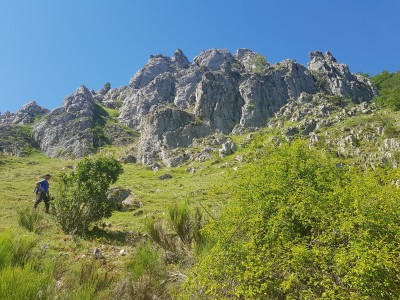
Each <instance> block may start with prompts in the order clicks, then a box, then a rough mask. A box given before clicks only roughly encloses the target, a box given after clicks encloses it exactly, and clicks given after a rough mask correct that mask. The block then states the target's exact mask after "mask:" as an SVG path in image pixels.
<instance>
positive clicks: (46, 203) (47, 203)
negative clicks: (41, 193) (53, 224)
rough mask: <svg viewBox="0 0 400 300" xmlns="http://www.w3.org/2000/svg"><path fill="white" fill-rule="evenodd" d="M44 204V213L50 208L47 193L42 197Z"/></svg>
mask: <svg viewBox="0 0 400 300" xmlns="http://www.w3.org/2000/svg"><path fill="white" fill-rule="evenodd" d="M43 201H44V205H45V206H46V213H49V208H50V198H49V197H47V195H46V196H45V197H44V198H43Z"/></svg>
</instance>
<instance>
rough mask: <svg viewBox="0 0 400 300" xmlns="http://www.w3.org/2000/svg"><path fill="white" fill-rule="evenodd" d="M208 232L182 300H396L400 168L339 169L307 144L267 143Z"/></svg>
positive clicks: (399, 268)
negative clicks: (211, 241)
mask: <svg viewBox="0 0 400 300" xmlns="http://www.w3.org/2000/svg"><path fill="white" fill-rule="evenodd" d="M259 153H260V154H259V155H257V156H256V157H255V158H256V159H257V164H252V165H249V166H247V167H246V168H245V167H243V168H242V171H240V172H241V173H240V174H239V175H238V176H236V177H235V178H236V179H235V180H233V182H232V184H230V185H229V186H228V187H227V189H226V191H225V193H223V195H224V196H226V195H227V194H228V195H230V197H231V199H230V202H229V204H228V206H227V207H226V209H225V212H224V213H223V214H222V216H221V217H220V218H219V219H218V220H217V221H215V222H213V223H212V224H210V225H209V226H208V227H206V229H205V230H204V231H205V233H206V234H207V235H208V236H210V237H212V238H213V239H215V240H216V243H215V244H214V246H213V247H212V248H211V250H209V252H208V253H206V254H204V255H202V256H201V257H199V258H198V263H197V264H196V266H195V267H194V268H193V269H192V271H191V273H190V275H189V277H188V280H187V282H186V284H185V285H184V288H185V289H184V292H183V293H182V298H183V299H190V298H191V297H192V298H193V297H194V298H196V299H231V298H235V299H237V298H239V299H396V298H397V297H398V295H399V294H400V278H399V277H398V274H399V272H400V261H399V257H400V248H399V247H398V244H399V242H400V237H399V235H398V232H399V231H400V219H399V216H400V189H398V188H397V187H396V186H395V185H394V184H393V178H398V176H399V171H398V170H392V169H387V170H386V169H382V170H378V169H377V170H375V171H374V172H370V171H362V170H358V169H356V168H347V167H346V166H344V167H342V168H337V167H336V164H335V161H333V159H332V158H330V157H329V156H328V155H327V153H324V152H322V151H318V150H315V149H311V150H310V149H308V147H307V145H306V143H304V142H294V143H293V144H292V145H284V144H283V145H281V146H279V147H272V146H271V147H264V149H263V151H262V152H259Z"/></svg>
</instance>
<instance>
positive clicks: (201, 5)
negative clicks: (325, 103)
mask: <svg viewBox="0 0 400 300" xmlns="http://www.w3.org/2000/svg"><path fill="white" fill-rule="evenodd" d="M2 2H3V3H2V5H1V9H0V83H1V84H0V88H1V90H0V112H1V113H4V112H5V111H11V112H16V111H17V110H18V109H19V108H20V107H22V105H24V104H25V103H27V102H29V101H32V100H35V101H36V102H37V103H38V104H39V105H42V106H44V107H46V108H49V109H53V108H56V107H59V106H61V105H62V103H63V99H64V98H65V97H66V96H68V95H70V94H71V93H73V92H74V91H75V89H76V88H77V87H78V86H80V85H82V84H84V85H86V86H87V87H88V88H89V89H94V90H98V89H100V88H101V87H102V86H103V85H104V83H106V82H110V83H111V86H112V87H119V86H122V85H128V83H129V79H130V78H131V77H132V76H133V75H134V74H135V72H136V71H137V70H138V69H140V68H141V67H142V66H143V65H144V64H145V63H146V62H147V60H148V58H149V56H150V55H151V54H156V53H163V54H166V55H169V56H171V55H172V54H173V52H174V50H175V49H177V48H179V49H181V50H182V51H183V52H184V53H185V54H186V56H187V57H188V58H189V60H190V61H191V60H192V59H193V58H194V57H195V56H196V55H198V54H199V53H200V52H201V51H202V50H206V49H210V48H227V49H228V50H230V51H231V52H232V53H234V52H235V51H236V49H238V48H250V49H252V50H254V51H257V52H259V53H261V54H262V55H264V56H265V57H266V58H267V60H268V61H269V62H272V63H275V62H278V61H281V60H283V59H286V58H293V59H296V60H297V61H298V62H300V63H302V64H306V63H307V62H308V61H309V59H308V52H310V51H314V50H321V51H323V52H325V51H326V50H329V51H331V52H332V54H333V55H334V56H335V57H336V58H337V59H338V61H339V62H342V63H346V64H348V65H349V67H350V70H351V71H352V72H354V73H356V72H365V73H369V74H371V75H374V74H376V73H379V72H381V71H383V70H388V71H391V72H394V71H397V70H400V60H399V54H400V37H399V28H400V18H399V16H398V15H399V12H400V1H398V0H379V1H376V0H365V1H362V0H335V1H323V0H302V1H300V0H279V1H278V0H243V1H242V0H230V1H229V0H201V1H194V0H193V1H190V0H186V1H183V0H169V1H166V0H163V1H162V0H158V1H156V0H143V1H136V0H108V1H106V0H12V1H2Z"/></svg>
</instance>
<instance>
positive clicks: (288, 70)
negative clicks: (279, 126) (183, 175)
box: [119, 49, 374, 164]
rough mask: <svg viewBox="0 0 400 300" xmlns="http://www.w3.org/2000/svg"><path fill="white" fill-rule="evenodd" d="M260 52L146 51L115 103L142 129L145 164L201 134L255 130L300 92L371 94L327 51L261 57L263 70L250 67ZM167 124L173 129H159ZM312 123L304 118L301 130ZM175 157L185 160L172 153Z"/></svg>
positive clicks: (125, 120)
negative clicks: (305, 60) (304, 60)
mask: <svg viewBox="0 0 400 300" xmlns="http://www.w3.org/2000/svg"><path fill="white" fill-rule="evenodd" d="M259 56H260V55H259V54H257V53H255V52H253V51H251V50H249V49H239V50H238V51H237V53H236V54H235V55H232V54H230V53H229V51H228V50H226V49H211V50H208V51H203V52H202V53H201V54H200V55H198V56H197V57H195V58H194V60H193V63H189V61H188V60H187V58H186V56H185V55H184V54H183V53H182V51H180V50H177V51H176V52H175V53H174V55H173V57H172V58H169V57H167V56H164V55H155V56H152V57H151V58H150V60H149V61H148V63H147V64H146V65H145V66H144V67H143V68H142V69H141V70H139V71H138V72H137V73H136V74H135V76H134V77H133V78H132V80H131V87H132V90H131V92H132V93H131V94H130V95H129V96H127V97H126V98H125V100H124V103H123V106H122V107H121V109H120V112H121V113H120V118H119V120H120V121H121V122H122V123H124V124H126V125H128V126H130V127H131V128H134V129H137V130H141V132H142V137H141V147H139V157H140V159H141V160H142V161H143V162H145V163H146V164H150V163H151V161H152V160H154V159H162V158H161V157H170V156H171V155H170V154H168V153H169V152H168V151H163V150H162V149H163V148H165V149H171V148H174V147H178V145H188V144H190V141H191V140H193V138H196V137H202V136H204V134H205V133H206V132H213V131H216V130H218V131H221V132H222V133H224V134H229V133H231V132H242V131H245V130H256V129H258V128H260V127H263V126H266V124H267V121H268V119H269V118H271V117H273V116H274V115H275V114H276V113H277V112H278V111H279V110H280V109H281V108H282V107H283V106H285V105H286V104H287V103H289V102H291V101H296V100H297V99H299V98H300V97H301V95H303V94H308V95H314V94H317V93H325V94H334V95H339V96H342V97H350V98H353V99H355V100H356V101H358V100H359V99H361V100H362V101H369V100H370V99H372V97H373V96H374V90H373V88H372V87H371V84H370V82H369V81H368V80H367V79H366V78H361V77H359V76H356V75H353V74H351V73H350V71H349V69H348V67H347V66H346V65H342V64H338V63H337V62H336V60H335V59H334V58H333V56H332V55H331V54H330V53H329V52H327V53H326V54H325V55H324V54H322V53H321V52H313V53H312V54H311V58H312V60H311V62H310V63H309V64H308V68H306V67H304V66H302V65H300V64H298V63H297V62H295V61H293V60H285V61H283V62H280V63H277V64H275V65H270V64H268V63H267V64H265V70H264V71H262V72H257V73H255V71H254V70H255V66H253V64H254V63H255V61H256V60H255V58H257V57H259ZM160 105H161V106H162V107H167V106H170V107H171V109H172V110H173V111H175V113H173V114H172V115H170V116H169V119H168V120H166V119H165V118H164V117H163V116H164V115H165V113H166V111H160V110H159V109H154V107H156V106H160ZM172 110H171V111H172ZM178 111H180V112H179V113H177V112H178ZM148 117H149V118H148ZM156 117H157V118H158V117H160V118H161V120H164V121H165V122H164V121H159V120H156ZM299 117H300V116H299ZM150 120H153V121H150ZM194 123H197V124H201V126H200V127H201V128H202V129H201V130H194V128H195V127H194V126H193V125H190V124H194ZM167 125H168V126H169V127H174V128H175V129H173V130H171V129H168V130H167V131H163V128H164V127H165V126H167ZM189 125H190V126H189ZM168 126H167V127H168ZM314 126H316V125H315V123H312V124H311V123H310V124H305V129H304V133H307V134H308V132H309V131H310V130H312V128H314ZM200 127H199V128H200ZM150 128H152V129H150ZM164 129H165V128H164ZM146 145H147V146H146ZM155 153H157V154H156V155H155ZM160 153H164V155H161V154H160ZM160 155H161V157H160ZM178 158H179V159H185V158H184V156H183V157H179V156H174V159H175V160H176V159H178ZM179 159H178V160H179ZM166 162H167V164H170V163H171V162H172V160H171V159H166Z"/></svg>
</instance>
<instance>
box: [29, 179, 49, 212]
mask: <svg viewBox="0 0 400 300" xmlns="http://www.w3.org/2000/svg"><path fill="white" fill-rule="evenodd" d="M50 178H51V175H50V174H46V175H45V176H44V179H43V180H41V181H39V182H37V183H36V189H35V191H36V202H35V205H34V206H33V208H36V207H37V206H38V205H39V203H40V202H42V200H43V201H44V205H45V206H46V213H48V212H49V207H50V194H49V188H50V184H49V179H50Z"/></svg>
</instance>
